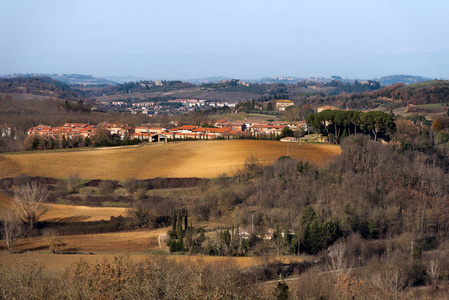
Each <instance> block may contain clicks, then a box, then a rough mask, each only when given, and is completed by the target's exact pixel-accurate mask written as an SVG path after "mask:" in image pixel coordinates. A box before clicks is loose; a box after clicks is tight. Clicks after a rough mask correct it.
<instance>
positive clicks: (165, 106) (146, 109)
mask: <svg viewBox="0 0 449 300" xmlns="http://www.w3.org/2000/svg"><path fill="white" fill-rule="evenodd" d="M98 104H99V105H101V106H103V107H105V108H108V109H119V110H125V111H128V112H130V113H132V114H145V115H149V116H152V115H158V114H160V113H169V114H179V113H182V112H188V111H194V110H195V109H207V108H219V107H225V106H227V107H230V108H233V107H235V105H236V104H235V103H228V102H225V101H220V100H216V101H211V100H200V99H171V100H167V101H140V102H133V103H131V102H127V101H123V100H117V101H101V102H98ZM176 104H178V105H176Z"/></svg>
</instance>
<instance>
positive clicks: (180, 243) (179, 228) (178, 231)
mask: <svg viewBox="0 0 449 300" xmlns="http://www.w3.org/2000/svg"><path fill="white" fill-rule="evenodd" d="M177 224H178V225H177V229H176V236H177V238H178V250H179V251H182V250H184V243H183V240H182V222H181V214H178V220H177Z"/></svg>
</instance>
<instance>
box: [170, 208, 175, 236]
mask: <svg viewBox="0 0 449 300" xmlns="http://www.w3.org/2000/svg"><path fill="white" fill-rule="evenodd" d="M171 225H172V231H176V209H173V217H172V220H171Z"/></svg>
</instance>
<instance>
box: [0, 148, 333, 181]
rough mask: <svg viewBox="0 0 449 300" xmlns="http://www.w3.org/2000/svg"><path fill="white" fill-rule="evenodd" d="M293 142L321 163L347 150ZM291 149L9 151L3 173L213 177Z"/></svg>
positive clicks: (1, 159) (295, 152) (0, 164)
mask: <svg viewBox="0 0 449 300" xmlns="http://www.w3.org/2000/svg"><path fill="white" fill-rule="evenodd" d="M288 147H289V154H290V155H291V156H294V157H298V158H299V159H301V160H304V161H308V162H310V163H314V164H316V165H319V166H324V165H326V164H328V163H329V162H330V161H332V159H333V158H334V157H335V156H337V155H338V154H340V152H341V150H340V148H339V147H338V146H335V145H324V144H303V145H298V144H291V145H288ZM286 153H287V144H286V143H282V142H277V141H257V140H231V141H191V142H173V143H167V144H152V145H149V146H146V147H122V148H101V149H89V150H78V151H49V152H32V153H23V154H6V155H1V156H0V174H1V175H0V176H1V178H6V177H14V176H17V175H19V174H27V175H29V176H44V177H56V178H67V177H69V176H70V175H71V174H75V173H77V174H79V176H80V177H81V178H85V179H89V178H90V179H115V180H124V179H127V178H130V177H135V178H137V179H146V178H155V177H202V178H210V177H218V176H220V175H221V174H222V173H228V174H231V173H234V172H236V171H237V170H239V169H240V168H241V167H242V166H243V164H244V162H245V160H246V159H247V158H248V157H250V156H254V157H256V158H257V159H258V160H259V161H260V162H262V163H264V164H269V163H272V162H273V161H275V160H277V159H278V158H279V157H281V156H283V155H286ZM206 162H207V163H206Z"/></svg>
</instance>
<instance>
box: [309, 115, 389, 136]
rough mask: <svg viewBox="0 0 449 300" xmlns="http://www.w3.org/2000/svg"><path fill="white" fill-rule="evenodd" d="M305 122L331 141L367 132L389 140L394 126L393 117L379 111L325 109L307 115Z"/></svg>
mask: <svg viewBox="0 0 449 300" xmlns="http://www.w3.org/2000/svg"><path fill="white" fill-rule="evenodd" d="M306 122H307V125H308V126H311V127H312V128H313V129H314V130H315V131H316V132H317V133H322V134H327V135H328V136H329V137H330V139H331V141H333V142H339V141H340V139H341V138H342V137H344V136H349V135H351V134H354V135H357V133H366V134H369V135H371V136H372V137H373V138H374V140H377V138H378V137H379V138H382V139H386V140H389V138H390V136H391V135H392V134H393V133H394V132H395V126H396V125H395V123H394V117H393V116H392V115H390V114H386V113H384V112H381V111H369V112H360V111H353V110H342V111H340V110H325V111H322V112H319V113H314V114H311V115H308V116H307V117H306Z"/></svg>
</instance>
